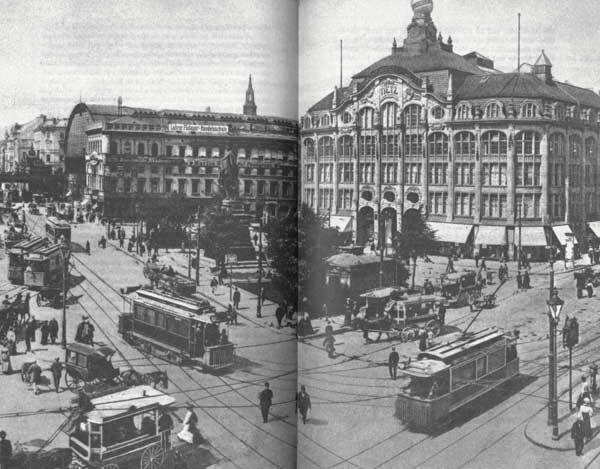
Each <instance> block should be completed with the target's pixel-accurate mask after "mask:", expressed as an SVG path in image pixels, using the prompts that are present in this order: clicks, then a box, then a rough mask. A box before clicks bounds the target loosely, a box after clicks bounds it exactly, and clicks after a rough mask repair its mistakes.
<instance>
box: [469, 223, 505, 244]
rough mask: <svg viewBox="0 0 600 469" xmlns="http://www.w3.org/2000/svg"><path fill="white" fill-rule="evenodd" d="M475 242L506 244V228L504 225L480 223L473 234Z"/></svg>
mask: <svg viewBox="0 0 600 469" xmlns="http://www.w3.org/2000/svg"><path fill="white" fill-rule="evenodd" d="M475 244H486V245H493V246H504V245H506V228H505V227H504V226H488V225H480V226H479V227H478V228H477V233H476V235H475Z"/></svg>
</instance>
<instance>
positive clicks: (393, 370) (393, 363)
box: [388, 347, 400, 380]
mask: <svg viewBox="0 0 600 469" xmlns="http://www.w3.org/2000/svg"><path fill="white" fill-rule="evenodd" d="M399 361H400V355H398V352H396V347H392V351H391V352H390V356H389V358H388V368H389V370H390V378H392V379H394V380H395V379H396V377H397V372H398V362H399Z"/></svg>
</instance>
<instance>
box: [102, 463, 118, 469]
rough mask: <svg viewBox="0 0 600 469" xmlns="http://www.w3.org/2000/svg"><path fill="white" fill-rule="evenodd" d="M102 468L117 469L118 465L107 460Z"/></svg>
mask: <svg viewBox="0 0 600 469" xmlns="http://www.w3.org/2000/svg"><path fill="white" fill-rule="evenodd" d="M102 469H119V465H118V464H117V463H114V462H109V463H108V464H105V465H104V466H102Z"/></svg>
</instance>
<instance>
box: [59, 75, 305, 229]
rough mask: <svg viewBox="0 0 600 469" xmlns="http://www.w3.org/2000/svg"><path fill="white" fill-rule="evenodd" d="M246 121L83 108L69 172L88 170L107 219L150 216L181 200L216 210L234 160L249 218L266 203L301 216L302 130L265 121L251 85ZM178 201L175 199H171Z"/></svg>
mask: <svg viewBox="0 0 600 469" xmlns="http://www.w3.org/2000/svg"><path fill="white" fill-rule="evenodd" d="M243 110H244V113H243V114H224V113H215V112H211V111H210V109H207V110H206V111H205V112H192V111H178V110H160V111H155V110H152V109H142V108H132V107H126V106H123V105H122V103H121V100H120V99H119V104H118V105H117V106H105V105H93V104H85V103H79V104H78V105H77V106H75V108H74V109H73V111H72V113H71V117H70V119H69V130H68V132H67V159H68V168H70V172H72V173H75V174H76V173H77V172H78V169H79V168H82V169H83V172H84V175H85V179H84V185H85V189H84V192H85V197H86V198H88V199H90V200H91V201H92V202H93V203H94V204H97V205H98V206H99V208H100V209H101V211H102V213H103V214H104V215H105V216H110V217H118V218H125V219H126V218H132V217H135V216H139V210H140V205H142V206H145V208H143V210H145V211H146V213H147V214H148V215H150V212H152V211H158V210H159V209H160V208H161V206H162V207H163V208H164V207H167V206H169V203H170V202H169V199H171V198H172V197H174V196H175V194H179V196H182V197H180V199H182V201H181V203H182V204H184V205H185V207H186V208H187V209H191V208H193V209H195V208H196V207H198V206H199V205H201V206H202V205H210V204H212V203H214V200H215V196H216V195H217V192H218V189H219V188H218V179H219V171H220V167H221V160H222V158H224V157H225V156H226V155H230V152H231V154H233V156H234V158H235V160H236V161H237V166H238V168H239V194H240V199H241V200H242V202H243V206H244V208H245V210H246V211H249V212H251V211H254V210H255V208H256V203H257V201H258V200H259V199H260V200H261V201H262V200H264V204H265V210H266V212H267V213H268V214H269V215H271V216H278V215H280V214H284V213H287V212H288V211H289V210H294V209H295V207H296V204H297V187H298V179H297V178H298V158H297V156H298V155H297V148H298V125H297V122H295V121H292V120H287V119H282V118H276V117H266V116H258V115H257V114H256V104H255V102H254V90H253V88H252V82H251V80H250V82H249V84H248V90H247V92H246V101H245V103H244V106H243ZM171 202H172V200H171Z"/></svg>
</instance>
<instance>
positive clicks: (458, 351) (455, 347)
mask: <svg viewBox="0 0 600 469" xmlns="http://www.w3.org/2000/svg"><path fill="white" fill-rule="evenodd" d="M503 337H505V333H504V331H501V330H499V329H496V328H494V327H489V328H487V329H483V330H481V331H479V332H475V333H473V334H469V335H467V336H466V337H464V336H462V337H460V338H458V339H456V340H453V341H451V342H448V343H445V344H440V345H437V346H435V347H432V348H430V349H428V350H427V351H425V352H422V353H420V354H419V356H418V359H419V360H421V359H433V360H441V361H444V362H446V361H448V360H452V359H454V358H456V357H458V356H459V355H463V354H465V353H468V352H470V351H475V350H476V349H478V348H482V347H484V346H486V345H490V344H492V343H494V342H497V341H499V340H500V339H501V338H503Z"/></svg>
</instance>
